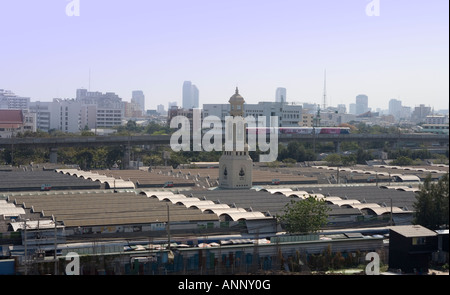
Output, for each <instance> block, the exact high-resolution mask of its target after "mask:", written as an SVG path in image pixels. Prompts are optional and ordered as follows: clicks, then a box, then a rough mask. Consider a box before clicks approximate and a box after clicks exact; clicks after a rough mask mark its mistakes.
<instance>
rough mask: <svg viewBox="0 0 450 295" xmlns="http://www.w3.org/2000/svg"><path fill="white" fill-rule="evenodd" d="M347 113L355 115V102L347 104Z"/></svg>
mask: <svg viewBox="0 0 450 295" xmlns="http://www.w3.org/2000/svg"><path fill="white" fill-rule="evenodd" d="M348 113H349V114H352V115H356V103H350V104H349V105H348Z"/></svg>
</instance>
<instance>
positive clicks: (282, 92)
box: [275, 87, 286, 102]
mask: <svg viewBox="0 0 450 295" xmlns="http://www.w3.org/2000/svg"><path fill="white" fill-rule="evenodd" d="M275 102H286V88H283V87H278V88H277V90H276V91H275Z"/></svg>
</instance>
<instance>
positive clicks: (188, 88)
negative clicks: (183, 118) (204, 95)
mask: <svg viewBox="0 0 450 295" xmlns="http://www.w3.org/2000/svg"><path fill="white" fill-rule="evenodd" d="M182 94H183V102H182V106H183V108H184V109H192V108H198V107H199V90H198V88H197V86H195V85H194V84H192V82H191V81H184V83H183V93H182Z"/></svg>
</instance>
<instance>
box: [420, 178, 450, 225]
mask: <svg viewBox="0 0 450 295" xmlns="http://www.w3.org/2000/svg"><path fill="white" fill-rule="evenodd" d="M448 183H449V176H448V173H447V174H445V175H444V176H443V177H442V178H441V179H440V180H439V181H438V182H437V183H432V182H431V175H429V176H428V177H427V178H426V179H425V181H424V183H423V184H422V185H421V186H420V191H419V192H418V193H417V194H416V202H415V203H414V205H413V206H414V210H415V212H414V223H415V224H420V225H422V226H424V227H426V228H429V229H439V228H440V227H441V226H444V227H446V228H448V224H449V211H448V210H449V207H448V205H449V199H448V196H449V184H448Z"/></svg>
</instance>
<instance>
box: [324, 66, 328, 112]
mask: <svg viewBox="0 0 450 295" xmlns="http://www.w3.org/2000/svg"><path fill="white" fill-rule="evenodd" d="M326 107H327V69H325V72H324V80H323V109H326Z"/></svg>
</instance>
